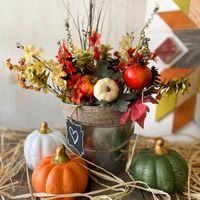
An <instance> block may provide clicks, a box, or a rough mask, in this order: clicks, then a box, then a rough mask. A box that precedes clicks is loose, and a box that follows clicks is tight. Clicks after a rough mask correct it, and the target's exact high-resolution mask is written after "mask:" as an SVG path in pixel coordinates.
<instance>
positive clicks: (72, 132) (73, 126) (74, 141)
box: [65, 118, 85, 156]
mask: <svg viewBox="0 0 200 200" xmlns="http://www.w3.org/2000/svg"><path fill="white" fill-rule="evenodd" d="M65 121H66V126H67V135H66V136H67V140H68V143H69V145H70V146H71V147H72V148H73V149H74V150H75V152H76V153H78V154H79V155H80V156H82V155H84V153H85V151H84V141H83V138H84V132H83V130H82V127H81V125H79V124H77V123H76V122H74V121H73V120H72V119H70V118H66V120H65Z"/></svg>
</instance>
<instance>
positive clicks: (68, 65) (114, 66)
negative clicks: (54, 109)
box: [7, 0, 189, 127]
mask: <svg viewBox="0 0 200 200" xmlns="http://www.w3.org/2000/svg"><path fill="white" fill-rule="evenodd" d="M94 8H95V1H94V0H90V2H89V9H88V11H87V12H86V13H87V16H88V25H87V26H86V27H80V22H79V20H77V23H76V22H75V20H74V18H73V15H72V14H71V13H70V12H69V14H70V16H71V19H72V21H73V23H74V25H75V27H76V29H77V32H78V35H79V39H80V46H81V47H79V46H78V45H76V44H75V43H74V41H73V38H72V35H71V27H70V23H69V19H67V21H66V22H65V28H66V31H67V41H66V42H65V41H62V42H59V43H58V45H59V47H58V53H57V56H56V59H57V61H54V60H45V59H43V58H42V57H41V51H40V50H37V49H36V48H34V47H33V46H25V47H24V46H22V45H20V44H18V45H17V47H18V48H20V49H23V50H24V53H25V55H24V58H22V59H21V60H20V62H19V64H18V65H13V64H12V63H11V60H10V59H8V60H7V66H8V67H9V69H10V70H15V71H17V72H18V75H17V77H18V78H17V79H18V81H19V84H20V86H22V87H23V88H26V89H31V90H36V91H40V90H41V89H42V90H43V91H44V92H45V93H47V92H49V91H50V92H52V93H55V94H56V96H57V97H58V98H60V99H61V100H62V101H63V102H65V103H70V104H81V105H92V106H99V105H101V106H102V105H104V106H105V105H106V106H114V107H115V109H117V110H118V111H120V112H125V114H124V115H122V116H126V115H127V116H129V114H130V112H131V113H133V114H131V118H132V120H133V121H134V122H137V123H139V124H140V126H141V127H143V123H144V119H145V116H146V112H148V111H149V109H148V107H146V106H145V105H144V103H145V101H146V100H145V98H146V99H148V98H149V95H153V94H155V93H156V94H158V95H157V96H161V95H162V94H163V93H166V92H167V93H168V94H169V93H171V92H172V91H175V92H178V91H186V90H187V88H188V86H189V83H188V82H187V81H186V80H178V81H169V82H167V83H160V82H159V74H158V70H157V69H156V68H155V67H152V68H151V67H150V66H149V61H156V54H155V53H154V52H151V50H150V49H149V41H150V39H149V38H148V37H146V35H145V29H146V28H147V27H148V26H149V25H150V23H151V20H152V18H153V16H154V15H155V13H156V11H157V9H155V10H154V12H153V13H152V15H151V18H150V19H149V20H148V21H147V23H146V25H145V26H144V28H143V29H142V31H141V35H140V40H139V42H138V44H137V45H136V46H133V40H134V34H133V33H126V34H125V35H124V36H122V39H121V41H120V48H119V51H113V49H112V47H111V46H110V45H109V44H102V43H101V41H100V40H101V34H100V33H98V30H99V23H100V21H101V14H102V7H101V8H100V10H99V12H98V15H95V9H94ZM83 24H85V23H83ZM128 72H129V73H128ZM103 78H109V79H112V81H114V82H115V83H116V87H115V90H116V92H114V93H116V94H117V95H115V98H111V100H112V101H111V100H110V98H109V100H108V101H107V102H102V101H101V98H98V97H97V98H95V97H96V95H94V91H93V88H94V87H95V84H96V83H97V82H98V81H99V80H100V79H103ZM133 82H134V83H133ZM97 88H98V87H97ZM108 92H110V93H111V92H113V91H112V90H109V91H108ZM96 93H99V91H96ZM97 96H98V95H97ZM127 97H128V98H127ZM102 100H103V99H102ZM133 108H137V110H138V113H140V114H139V115H138V113H137V112H136V111H134V109H133ZM135 112H136V113H135ZM127 113H128V114H127ZM134 113H135V114H134ZM136 116H137V117H136ZM125 119H127V117H123V119H122V122H123V123H125Z"/></svg>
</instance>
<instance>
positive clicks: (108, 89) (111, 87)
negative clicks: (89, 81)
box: [94, 78, 119, 103]
mask: <svg viewBox="0 0 200 200" xmlns="http://www.w3.org/2000/svg"><path fill="white" fill-rule="evenodd" d="M118 94H119V87H118V85H117V83H116V82H115V81H113V80H112V79H110V78H103V79H100V80H98V81H97V83H96V84H95V85H94V96H95V97H96V98H97V99H98V100H99V101H102V100H103V101H106V102H108V103H110V102H112V101H114V100H115V99H117V97H118Z"/></svg>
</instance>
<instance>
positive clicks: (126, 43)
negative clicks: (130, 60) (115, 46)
mask: <svg viewBox="0 0 200 200" xmlns="http://www.w3.org/2000/svg"><path fill="white" fill-rule="evenodd" d="M132 40H133V34H128V33H127V34H126V35H123V36H122V39H121V41H120V43H119V45H120V49H121V56H122V58H123V59H126V58H127V57H128V53H127V50H128V49H129V48H130V47H131V46H132Z"/></svg>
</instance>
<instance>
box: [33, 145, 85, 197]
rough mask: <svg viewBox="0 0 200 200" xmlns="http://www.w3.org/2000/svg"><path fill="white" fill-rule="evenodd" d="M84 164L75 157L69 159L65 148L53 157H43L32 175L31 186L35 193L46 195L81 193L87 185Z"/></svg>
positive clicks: (60, 148)
mask: <svg viewBox="0 0 200 200" xmlns="http://www.w3.org/2000/svg"><path fill="white" fill-rule="evenodd" d="M84 166H86V163H85V162H84V161H83V160H82V159H80V158H79V157H77V156H72V157H71V158H69V157H68V156H67V154H66V153H65V146H64V145H61V146H59V147H58V148H57V150H56V155H55V156H49V157H45V158H44V159H42V160H41V161H40V162H39V165H38V166H37V167H36V168H35V170H34V171H33V174H32V184H33V188H34V189H35V191H36V192H45V193H47V194H72V193H83V192H84V191H85V189H86V187H87V183H88V177H89V174H88V170H87V169H86V168H85V167H84ZM59 199H60V200H61V199H62V200H73V199H74V198H59Z"/></svg>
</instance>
